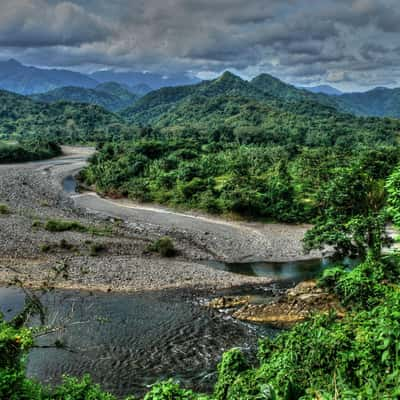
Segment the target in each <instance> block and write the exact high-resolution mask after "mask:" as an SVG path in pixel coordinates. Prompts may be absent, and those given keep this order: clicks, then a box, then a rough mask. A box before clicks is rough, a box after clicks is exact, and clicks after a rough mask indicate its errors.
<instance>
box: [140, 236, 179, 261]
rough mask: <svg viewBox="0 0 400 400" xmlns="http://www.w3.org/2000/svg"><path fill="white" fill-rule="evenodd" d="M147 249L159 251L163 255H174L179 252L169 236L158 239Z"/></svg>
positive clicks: (154, 251)
mask: <svg viewBox="0 0 400 400" xmlns="http://www.w3.org/2000/svg"><path fill="white" fill-rule="evenodd" d="M147 249H148V251H151V252H153V253H159V254H160V255H161V256H162V257H174V256H175V255H176V254H177V250H176V249H175V246H174V243H173V242H172V240H171V238H170V237H168V236H164V237H162V238H161V239H158V240H156V241H155V242H154V243H152V244H151V245H150V246H149V247H148V248H147Z"/></svg>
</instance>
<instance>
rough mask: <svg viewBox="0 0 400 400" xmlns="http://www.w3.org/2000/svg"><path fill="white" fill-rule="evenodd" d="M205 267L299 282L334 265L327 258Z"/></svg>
mask: <svg viewBox="0 0 400 400" xmlns="http://www.w3.org/2000/svg"><path fill="white" fill-rule="evenodd" d="M357 262H358V261H357V260H352V259H348V258H346V259H345V260H343V261H342V264H344V265H346V266H349V267H351V266H354V265H355V264H357ZM206 264H207V265H209V266H211V267H213V268H217V269H221V270H223V271H229V272H233V273H236V274H242V275H250V276H263V277H271V278H273V279H276V280H279V281H292V282H301V281H304V280H307V279H312V278H316V277H317V276H319V275H320V274H321V273H322V271H323V270H324V269H326V268H327V267H329V266H331V265H333V264H335V262H334V261H332V260H331V259H329V258H323V259H314V260H302V261H289V262H250V263H223V262H219V261H207V262H206Z"/></svg>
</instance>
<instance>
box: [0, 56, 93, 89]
mask: <svg viewBox="0 0 400 400" xmlns="http://www.w3.org/2000/svg"><path fill="white" fill-rule="evenodd" d="M96 85H97V82H96V81H95V80H94V79H92V78H90V77H88V76H86V75H83V74H80V73H78V72H72V71H68V70H62V69H40V68H35V67H27V66H25V65H22V64H21V63H19V62H18V61H16V60H9V61H5V62H0V89H4V90H8V91H10V92H14V93H19V94H33V93H42V92H47V91H49V90H52V89H55V88H59V87H62V86H80V87H84V88H93V87H95V86H96Z"/></svg>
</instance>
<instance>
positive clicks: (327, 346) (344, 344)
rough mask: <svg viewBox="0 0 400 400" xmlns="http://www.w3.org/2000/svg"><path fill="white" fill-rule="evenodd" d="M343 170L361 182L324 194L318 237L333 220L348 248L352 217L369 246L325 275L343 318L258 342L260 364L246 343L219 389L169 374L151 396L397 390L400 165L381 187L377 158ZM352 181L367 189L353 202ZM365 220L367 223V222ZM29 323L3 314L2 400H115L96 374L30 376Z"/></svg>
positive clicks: (299, 395)
mask: <svg viewBox="0 0 400 400" xmlns="http://www.w3.org/2000/svg"><path fill="white" fill-rule="evenodd" d="M345 170H346V173H351V174H353V175H351V177H352V179H354V181H355V182H354V185H353V186H351V187H350V188H349V189H347V190H345V191H344V192H343V193H340V192H336V194H337V196H334V195H332V193H327V194H326V210H328V212H326V213H324V214H322V215H321V217H320V220H319V221H318V224H317V225H316V229H317V231H316V232H314V236H313V237H314V239H315V238H318V237H320V240H321V242H323V241H324V240H325V239H326V237H325V234H326V233H329V232H330V229H331V226H330V225H331V222H332V221H333V218H336V220H337V221H339V222H341V224H339V226H342V229H340V228H338V229H337V231H336V233H337V234H338V235H339V237H338V236H337V235H336V234H335V235H333V236H334V238H338V240H337V242H336V244H337V246H338V248H341V249H344V250H346V249H347V246H348V243H347V242H346V241H343V240H342V239H343V237H340V234H344V235H348V232H347V231H346V229H347V227H346V221H347V223H348V224H350V225H353V224H356V225H357V226H358V229H357V233H356V234H354V239H355V243H356V244H358V245H360V246H361V245H362V246H363V248H364V249H365V252H364V253H362V254H360V258H361V261H362V262H361V264H359V265H358V266H356V267H354V268H353V269H349V268H348V267H345V266H342V265H340V264H339V265H337V266H335V267H333V268H330V269H327V270H325V271H324V273H323V275H322V277H321V278H320V280H319V285H320V287H321V288H323V290H325V291H329V292H332V293H333V294H335V295H336V296H337V297H338V299H339V300H340V301H341V303H342V305H343V307H345V309H346V313H345V315H344V316H341V317H339V316H338V315H336V314H335V313H334V312H331V313H328V314H317V315H310V316H309V318H308V320H306V322H304V323H301V324H297V325H296V326H294V327H293V328H292V329H291V330H288V331H286V332H284V333H281V334H280V335H278V336H277V337H276V338H274V339H270V338H268V337H267V338H264V339H261V340H260V342H259V350H258V363H257V364H255V365H252V364H251V363H250V362H249V361H248V360H247V359H246V357H245V356H244V354H242V353H241V351H240V350H238V349H233V350H230V351H228V352H227V353H225V354H224V355H223V357H222V361H221V362H220V364H219V366H218V378H217V382H216V384H215V387H214V391H213V393H212V394H197V393H194V392H193V391H191V390H187V389H184V388H181V387H180V386H179V384H178V383H175V382H174V381H172V380H169V381H166V382H162V383H157V384H155V385H154V386H153V387H152V388H151V390H150V391H149V392H148V393H147V395H146V396H145V397H144V399H145V400H311V399H326V400H333V399H360V400H361V399H372V400H375V399H376V400H378V399H397V398H398V397H399V396H400V358H399V355H400V287H399V284H398V282H399V278H400V254H399V253H398V252H396V251H393V252H391V253H390V254H388V255H382V247H383V246H384V245H385V244H386V237H385V224H382V223H381V218H385V219H387V218H389V217H390V218H392V219H393V220H394V221H395V222H396V221H398V218H399V215H400V208H399V205H400V167H396V168H395V169H394V170H393V171H392V173H391V174H390V176H389V177H388V178H387V179H386V181H382V185H381V184H379V185H374V184H372V183H371V181H370V180H369V179H368V174H371V176H372V175H373V174H376V173H378V172H379V170H380V168H379V163H376V162H375V163H374V165H370V166H369V168H366V171H367V173H366V174H363V173H361V172H360V170H357V169H356V170H355V171H352V170H349V169H348V168H345ZM354 173H355V175H354ZM357 176H358V178H357ZM346 177H347V178H348V179H347V180H346V179H344V178H343V177H340V176H337V177H336V178H335V179H334V183H333V186H332V188H331V190H332V191H337V190H339V188H340V187H341V186H343V185H344V184H347V183H349V179H350V178H349V175H346ZM378 181H379V182H380V179H379V178H378ZM355 188H356V189H357V190H359V191H361V192H362V193H360V194H359V195H358V197H356V198H354V199H353V201H352V202H351V203H348V201H350V193H351V191H352V190H354V189H355ZM352 193H353V194H354V191H353V192H352ZM359 203H360V204H359ZM354 219H356V220H357V221H358V223H356V222H355V221H354ZM364 219H367V220H368V222H367V223H365V224H364V223H362V222H363V220H364ZM359 224H360V225H361V226H359ZM371 228H372V229H371ZM371 235H372V236H373V240H371ZM306 241H307V240H306ZM311 246H313V245H311ZM22 315H24V313H23V314H22ZM23 325H24V318H23V317H21V316H17V317H16V318H15V319H14V320H11V321H9V322H6V321H4V320H3V319H1V321H0V398H2V399H3V398H4V399H10V400H20V399H31V400H50V399H51V400H53V399H54V400H67V399H68V400H95V399H96V400H114V399H115V397H114V396H113V395H111V394H108V393H104V392H102V391H101V389H100V387H99V386H98V385H95V384H93V383H92V382H91V380H90V378H89V376H86V377H84V378H83V379H75V378H68V377H66V378H65V380H64V383H63V384H62V385H60V386H57V387H52V388H50V387H45V386H42V385H40V384H39V383H37V382H35V381H33V380H31V379H28V378H27V377H26V376H25V355H26V353H27V351H28V350H29V348H31V347H32V345H33V344H34V337H35V335H38V334H43V331H42V329H43V328H30V329H28V328H24V327H23ZM129 399H130V400H132V399H133V397H129Z"/></svg>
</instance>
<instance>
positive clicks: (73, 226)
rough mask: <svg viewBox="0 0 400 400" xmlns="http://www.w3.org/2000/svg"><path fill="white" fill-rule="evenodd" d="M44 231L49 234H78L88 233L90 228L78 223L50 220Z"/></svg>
mask: <svg viewBox="0 0 400 400" xmlns="http://www.w3.org/2000/svg"><path fill="white" fill-rule="evenodd" d="M44 229H46V230H47V231H49V232H66V231H76V232H87V230H88V228H87V227H85V226H83V225H82V224H80V223H79V222H76V221H63V220H59V219H50V220H48V221H47V222H46V223H45V225H44Z"/></svg>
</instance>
